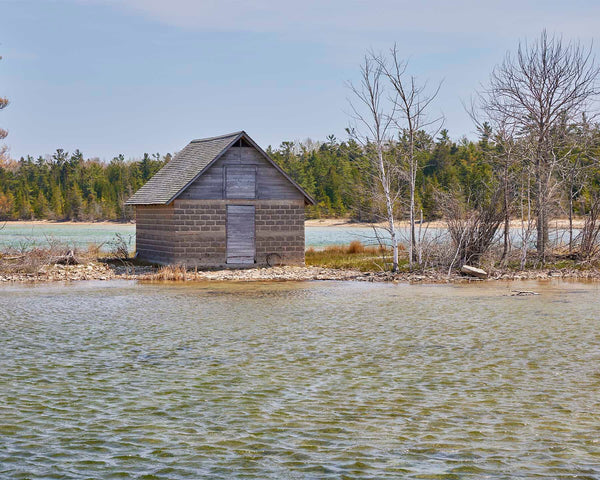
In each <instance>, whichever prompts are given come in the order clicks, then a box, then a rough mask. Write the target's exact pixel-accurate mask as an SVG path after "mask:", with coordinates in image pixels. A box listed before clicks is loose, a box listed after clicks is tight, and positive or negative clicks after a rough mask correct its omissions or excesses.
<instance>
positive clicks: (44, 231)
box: [0, 223, 375, 250]
mask: <svg viewBox="0 0 600 480" xmlns="http://www.w3.org/2000/svg"><path fill="white" fill-rule="evenodd" d="M116 234H120V235H121V236H122V237H123V239H124V240H125V241H126V242H128V243H129V245H130V249H131V250H133V248H134V247H135V225H134V224H119V223H102V224H86V225H77V224H60V223H49V224H40V225H19V224H14V223H13V224H7V225H6V226H5V227H4V229H2V230H0V248H3V247H7V246H10V247H15V248H19V249H23V248H28V247H31V246H39V245H48V243H49V242H59V243H62V244H68V245H71V246H74V247H78V248H85V247H87V246H88V245H89V244H91V243H94V244H98V245H103V249H104V250H110V243H111V242H112V241H114V240H115V235H116ZM352 240H361V241H363V242H364V243H375V238H374V235H373V230H372V229H371V228H369V227H307V228H306V245H307V246H308V247H324V246H326V245H334V244H344V243H350V242H351V241H352Z"/></svg>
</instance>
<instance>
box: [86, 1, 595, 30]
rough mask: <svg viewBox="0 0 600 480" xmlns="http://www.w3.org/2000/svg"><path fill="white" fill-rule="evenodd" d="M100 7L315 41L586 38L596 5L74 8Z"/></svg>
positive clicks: (152, 4)
mask: <svg viewBox="0 0 600 480" xmlns="http://www.w3.org/2000/svg"><path fill="white" fill-rule="evenodd" d="M77 1H78V2H79V3H100V4H108V5H111V6H113V7H114V8H120V9H125V10H128V11H129V12H134V13H138V14H141V15H144V16H146V17H149V18H151V19H153V20H156V21H159V22H162V23H165V24H168V25H172V26H176V27H182V28H186V29H193V30H203V31H242V32H256V33H275V34H285V35H291V36H294V35H295V34H305V33H308V32H310V33H312V34H315V35H318V36H320V37H327V36H330V35H335V34H336V33H347V32H355V33H359V32H363V33H367V32H370V33H372V34H375V35H377V34H380V33H393V32H397V33H398V34H402V35H406V34H409V33H411V32H419V33H420V34H427V33H431V34H458V35H481V34H486V35H488V36H490V35H494V36H500V37H507V36H514V35H522V34H523V32H528V31H529V32H532V34H536V33H537V32H538V31H539V29H540V28H542V27H548V28H549V29H550V30H556V31H559V32H561V33H564V34H566V35H569V36H580V37H581V36H583V37H592V36H593V35H594V34H595V32H596V30H597V19H598V17H599V15H600V5H599V4H598V2H593V1H577V0H575V1H572V2H569V3H568V4H567V3H565V2H557V1H552V0H549V1H546V2H544V4H543V8H541V5H540V2H539V1H526V0H521V1H518V0H507V1H502V2H488V1H485V2H482V1H481V0H455V1H448V0H429V1H421V2H415V1H414V0H413V1H397V0H381V1H376V2H370V1H364V0H332V1H323V0H305V1H303V2H297V1H293V2H290V1H282V0H279V1H278V0H254V1H252V2H247V1H242V0H212V1H197V0H169V1H168V2H165V1H164V0H119V1H116V0H77Z"/></svg>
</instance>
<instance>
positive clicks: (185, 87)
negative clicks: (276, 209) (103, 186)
mask: <svg viewBox="0 0 600 480" xmlns="http://www.w3.org/2000/svg"><path fill="white" fill-rule="evenodd" d="M0 18H2V21H1V22H0V56H2V57H3V60H2V61H0V96H5V97H8V98H9V100H10V102H11V104H10V105H9V106H8V107H7V108H6V109H4V110H3V111H1V112H0V127H2V128H5V129H7V130H9V136H8V137H7V138H6V139H5V142H6V143H7V144H8V146H9V147H10V154H11V156H12V157H13V158H19V157H21V156H25V155H32V156H38V155H43V156H45V155H49V154H51V153H52V152H54V151H55V150H56V149H57V148H62V149H65V150H67V151H73V150H75V149H77V148H78V149H80V150H81V151H82V152H83V153H84V155H85V156H86V157H99V158H101V159H103V160H107V161H108V160H110V159H111V158H112V157H114V156H116V155H118V154H121V153H122V154H124V155H125V157H126V158H138V157H140V156H141V155H142V154H143V153H145V152H148V153H155V152H160V153H163V154H164V153H167V152H175V151H177V150H180V149H181V148H182V147H183V146H185V145H186V144H187V143H188V142H189V141H190V140H192V139H195V138H203V137H210V136H215V135H220V134H224V133H230V132H234V131H238V130H245V131H246V132H247V133H248V134H249V135H250V136H251V137H253V138H254V139H255V140H256V141H257V142H258V143H259V144H260V145H261V146H263V147H265V148H266V147H267V146H269V145H272V146H274V147H277V146H278V145H279V144H280V143H281V142H282V141H302V140H305V139H307V138H311V139H312V140H315V141H318V140H325V138H326V137H327V136H328V135H330V134H333V135H335V136H336V137H337V138H338V139H341V140H345V139H346V138H347V134H346V133H345V129H346V127H348V125H349V122H350V119H349V111H350V109H349V106H348V98H349V97H350V96H351V92H350V91H349V89H348V86H347V84H348V82H356V81H357V80H358V75H359V66H360V64H361V61H362V59H363V57H364V55H365V53H366V52H367V51H369V50H373V51H376V52H379V51H387V50H388V49H389V48H390V47H391V46H392V45H393V44H394V43H396V44H397V46H398V50H399V53H400V56H401V57H402V58H405V59H407V60H408V62H409V67H408V71H409V72H410V73H411V74H412V75H414V76H416V77H417V78H418V79H419V80H420V81H428V82H429V83H430V84H431V85H435V84H437V83H438V82H440V81H442V82H443V83H442V87H441V90H440V92H439V96H438V98H437V99H436V102H435V103H434V104H433V105H432V110H431V113H432V116H438V115H439V114H443V115H444V116H445V128H447V129H448V130H449V133H450V136H451V137H452V138H454V139H458V138H460V137H462V136H467V137H468V138H475V137H476V132H475V129H474V126H473V123H472V121H471V120H470V118H469V116H468V115H467V113H466V112H465V109H464V107H463V103H465V102H467V103H468V102H469V101H470V98H471V97H472V95H473V94H474V92H476V91H477V89H479V88H481V85H482V83H485V82H486V80H487V78H488V77H489V74H490V72H491V70H492V69H493V67H494V65H496V64H497V63H499V62H501V61H502V59H503V58H504V56H505V54H506V52H508V51H514V50H515V49H516V47H517V45H518V43H519V41H531V40H533V39H535V38H536V37H537V36H539V34H540V32H541V30H542V29H543V28H546V29H547V30H548V32H549V33H556V34H560V35H562V36H563V38H564V39H565V40H571V39H573V40H580V41H582V42H583V43H585V44H590V43H592V42H593V44H594V46H593V47H592V48H593V50H594V52H595V53H597V52H598V46H597V45H598V43H599V40H600V38H599V36H600V30H599V29H598V24H599V22H600V2H598V1H597V0H585V1H584V0H570V1H568V2H567V1H558V0H538V1H532V0H520V1H514V0H504V1H490V0H485V1H483V0H452V1H441V0H421V1H417V0H412V1H404V0H381V1H365V0H331V1H326V0H304V1H287V0H256V1H241V0H212V1H203V0H168V1H165V0H0Z"/></svg>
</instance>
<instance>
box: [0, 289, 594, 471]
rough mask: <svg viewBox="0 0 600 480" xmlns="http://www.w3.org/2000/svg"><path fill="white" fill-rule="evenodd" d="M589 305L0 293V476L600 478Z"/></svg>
mask: <svg viewBox="0 0 600 480" xmlns="http://www.w3.org/2000/svg"><path fill="white" fill-rule="evenodd" d="M511 288H517V289H522V290H525V289H526V290H535V291H537V292H539V293H540V295H538V296H531V297H511V296H508V294H509V292H510V289H511ZM599 300H600V286H599V284H593V283H592V284H585V283H565V282H563V283H534V282H527V283H514V284H508V283H485V284H476V285H456V286H446V285H444V286H426V285H418V286H408V285H388V284H385V285H381V284H367V283H359V282H356V283H353V282H338V283H335V282H305V283H269V284H243V283H237V284H236V283H234V284H218V283H213V284H152V285H148V284H146V285H144V284H138V283H134V282H126V281H114V282H109V283H101V282H96V283H94V282H89V283H86V282H83V283H78V284H73V285H42V286H33V287H29V286H14V287H3V288H1V289H0V355H1V359H2V360H1V362H2V363H1V367H0V368H1V370H0V372H1V375H0V478H3V479H4V478H7V479H26V478H27V479H30V478H35V479H59V478H60V479H80V478H103V479H120V478H143V479H188V478H189V479H199V478H207V479H209V478H210V479H235V478H246V479H248V478H252V479H288V478H290V479H325V478H331V479H340V478H347V479H354V478H365V479H387V478H507V479H508V478H575V477H577V478H589V479H598V478H600V315H599Z"/></svg>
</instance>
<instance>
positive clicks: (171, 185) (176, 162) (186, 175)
mask: <svg viewBox="0 0 600 480" xmlns="http://www.w3.org/2000/svg"><path fill="white" fill-rule="evenodd" d="M242 133H244V132H235V133H230V134H229V135H222V136H220V137H212V138H204V139H199V140H192V141H191V142H190V143H189V144H188V145H186V146H185V147H184V148H183V150H181V151H180V152H179V153H178V154H177V155H175V157H173V158H172V159H171V161H170V162H169V163H167V164H166V165H165V166H164V167H163V168H161V169H160V170H159V171H158V172H156V174H155V175H154V176H153V177H152V178H151V179H150V180H148V181H147V182H146V183H145V184H144V185H143V186H142V187H141V188H140V189H139V190H138V191H137V192H135V194H134V195H132V196H131V197H130V198H129V200H127V202H126V203H125V205H166V204H168V203H170V202H171V200H173V199H174V198H175V197H176V196H177V195H178V194H179V193H180V192H181V191H183V190H185V188H186V187H187V186H188V185H189V184H190V183H192V182H193V181H194V180H195V179H196V178H197V177H198V176H199V174H200V173H201V172H202V171H203V170H204V169H205V168H206V167H207V166H208V165H210V164H211V163H212V162H213V161H214V160H215V159H216V158H217V157H219V156H221V154H222V153H223V152H225V150H227V148H228V147H229V146H231V145H232V144H233V143H235V142H236V141H237V140H239V138H240V137H241V135H242Z"/></svg>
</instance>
